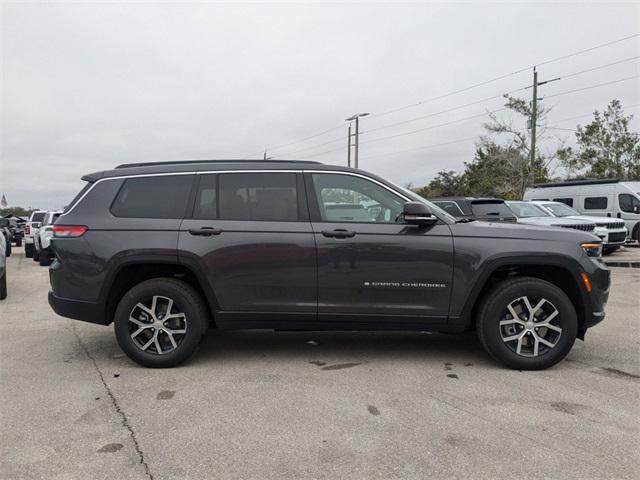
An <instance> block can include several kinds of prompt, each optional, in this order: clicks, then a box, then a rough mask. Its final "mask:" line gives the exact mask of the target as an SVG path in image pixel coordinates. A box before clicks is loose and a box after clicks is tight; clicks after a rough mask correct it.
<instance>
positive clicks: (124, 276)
mask: <svg viewBox="0 0 640 480" xmlns="http://www.w3.org/2000/svg"><path fill="white" fill-rule="evenodd" d="M163 277H165V278H176V279H178V280H182V281H184V282H185V283H187V284H188V285H190V286H191V287H193V288H194V289H195V290H196V291H197V292H198V293H199V294H200V295H201V296H202V298H203V299H204V301H205V303H206V304H207V307H208V309H209V314H210V316H211V319H212V321H213V319H214V314H215V312H216V311H217V309H218V302H217V300H216V297H215V295H214V294H213V292H212V291H211V289H210V288H209V286H208V283H207V282H206V277H205V276H204V275H202V274H201V272H199V271H198V270H197V269H194V268H192V267H191V266H189V265H184V264H180V263H178V262H177V261H176V258H175V257H174V256H170V257H163V256H158V257H153V256H152V257H150V258H149V257H141V258H128V259H126V260H124V261H122V262H120V263H119V264H118V265H117V266H116V267H115V268H113V269H112V273H111V275H110V276H109V278H108V279H107V281H106V282H105V286H104V287H103V288H104V290H103V291H104V294H103V295H102V298H103V304H104V312H105V316H104V319H105V324H106V325H108V324H110V323H111V322H112V321H113V316H114V314H115V310H116V308H117V306H118V303H119V302H120V300H121V299H122V297H123V296H124V294H125V293H126V292H127V291H129V290H130V289H131V288H132V287H134V286H135V285H137V284H139V283H141V282H143V281H145V280H150V279H152V278H163Z"/></svg>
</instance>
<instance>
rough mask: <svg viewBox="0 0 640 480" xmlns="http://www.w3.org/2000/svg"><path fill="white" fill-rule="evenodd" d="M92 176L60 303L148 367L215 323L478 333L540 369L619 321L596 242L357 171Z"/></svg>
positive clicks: (191, 167) (63, 264) (72, 221)
mask: <svg viewBox="0 0 640 480" xmlns="http://www.w3.org/2000/svg"><path fill="white" fill-rule="evenodd" d="M83 178H84V180H85V181H86V182H87V185H86V186H85V187H84V189H83V190H82V191H81V192H80V194H78V196H77V197H76V199H74V201H72V202H71V204H70V205H69V207H67V210H66V211H65V212H64V213H63V214H62V215H61V216H60V218H59V219H58V221H57V222H56V224H55V225H54V226H53V232H54V238H53V240H52V249H53V251H54V254H55V257H56V260H55V261H54V262H53V264H52V265H51V267H50V270H49V272H50V279H51V287H52V290H51V291H50V292H49V303H50V304H51V306H52V307H53V309H54V310H55V311H56V312H57V313H58V314H60V315H63V316H67V317H70V318H75V319H79V320H84V321H87V322H93V323H98V324H102V325H109V324H110V323H112V322H113V323H114V327H115V334H116V338H117V340H118V343H119V344H120V346H121V348H122V349H123V350H124V352H126V354H127V355H128V356H129V357H130V358H131V359H133V360H134V361H136V362H138V363H140V364H142V365H145V366H149V367H169V366H173V365H177V364H179V363H180V362H182V361H184V360H185V359H187V358H188V357H189V356H191V355H192V354H193V353H194V351H195V350H196V348H197V347H198V344H199V343H200V341H201V339H202V338H203V336H204V334H205V332H206V331H207V329H208V328H209V327H210V326H215V327H216V328H220V329H255V328H262V329H277V330H416V331H436V332H462V331H465V330H476V331H477V333H478V337H479V339H480V342H481V343H482V345H483V346H484V347H485V349H486V350H487V351H488V353H489V354H490V355H491V356H492V357H493V358H494V359H496V360H497V361H499V362H501V363H502V364H504V365H506V366H508V367H511V368H518V369H542V368H546V367H549V366H551V365H554V364H555V363H557V362H558V361H560V360H561V359H562V358H564V357H565V356H566V355H567V353H568V352H569V351H570V349H571V348H572V346H573V343H574V341H575V339H576V337H579V338H582V339H584V335H585V331H586V330H587V328H589V327H591V326H593V325H594V324H596V323H598V322H599V321H601V320H602V319H603V318H604V307H605V303H606V301H607V296H608V291H609V271H608V270H607V268H606V267H605V266H604V265H603V264H602V263H601V261H600V253H601V243H600V241H599V239H598V238H597V237H595V236H593V235H591V234H589V233H587V232H581V231H576V230H570V229H550V228H546V227H536V226H530V225H514V224H505V223H490V222H458V221H456V220H455V219H454V218H453V217H451V216H450V215H448V214H447V213H446V212H444V211H443V210H441V209H439V208H438V207H436V206H435V205H433V204H430V203H429V202H428V201H426V200H424V199H422V198H421V197H419V196H417V195H415V194H414V193H412V192H409V191H406V190H404V189H402V188H400V187H397V186H395V185H393V184H392V183H389V182H388V181H386V180H384V179H382V178H379V177H377V176H375V175H372V174H369V173H366V172H363V171H360V170H355V169H351V168H345V167H337V166H330V165H323V164H320V163H315V162H303V161H297V162H286V161H279V162H278V161H200V162H168V163H154V164H129V165H122V166H120V167H117V168H115V169H114V170H109V171H104V172H98V173H93V174H90V175H87V176H85V177H83Z"/></svg>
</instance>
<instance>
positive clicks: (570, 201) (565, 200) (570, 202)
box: [553, 198, 573, 207]
mask: <svg viewBox="0 0 640 480" xmlns="http://www.w3.org/2000/svg"><path fill="white" fill-rule="evenodd" d="M553 201H554V202H560V203H564V204H565V205H569V206H570V207H573V198H554V199H553Z"/></svg>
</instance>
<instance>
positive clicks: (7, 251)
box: [4, 240, 11, 258]
mask: <svg viewBox="0 0 640 480" xmlns="http://www.w3.org/2000/svg"><path fill="white" fill-rule="evenodd" d="M6 243H7V246H6V247H5V249H4V256H5V257H7V258H9V257H10V256H11V240H7V242H6Z"/></svg>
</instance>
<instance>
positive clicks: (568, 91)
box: [544, 75, 640, 99]
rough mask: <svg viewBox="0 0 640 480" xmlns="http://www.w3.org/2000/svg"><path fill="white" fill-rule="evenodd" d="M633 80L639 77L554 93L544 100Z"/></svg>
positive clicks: (639, 76)
mask: <svg viewBox="0 0 640 480" xmlns="http://www.w3.org/2000/svg"><path fill="white" fill-rule="evenodd" d="M634 78H640V75H634V76H632V77H626V78H620V79H618V80H612V81H610V82H604V83H598V84H596V85H591V86H589V87H582V88H576V89H574V90H567V91H566V92H560V93H554V94H553V95H547V96H546V97H544V98H545V99H547V98H555V97H560V96H562V95H568V94H570V93H575V92H583V91H584V90H591V89H592V88H598V87H604V86H606V85H613V84H614V83H620V82H626V81H627V80H633V79H634Z"/></svg>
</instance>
